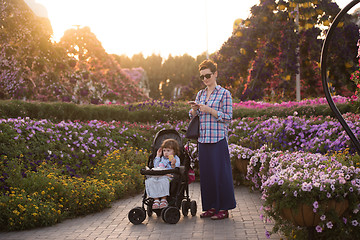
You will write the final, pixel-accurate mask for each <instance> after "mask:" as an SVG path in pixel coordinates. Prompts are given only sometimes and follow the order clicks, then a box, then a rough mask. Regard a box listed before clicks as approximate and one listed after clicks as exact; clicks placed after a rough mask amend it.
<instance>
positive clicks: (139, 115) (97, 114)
mask: <svg viewBox="0 0 360 240" xmlns="http://www.w3.org/2000/svg"><path fill="white" fill-rule="evenodd" d="M337 107H338V109H339V110H340V112H341V113H346V112H353V113H356V112H357V109H358V104H357V103H347V104H337ZM189 109H190V108H189V106H188V105H187V104H186V103H185V102H171V101H151V102H143V103H136V104H128V105H122V106H121V105H78V104H74V103H64V102H49V103H43V102H26V101H20V100H2V101H0V118H17V117H23V118H24V117H29V118H31V119H48V120H52V121H62V120H71V121H75V120H80V121H88V120H94V119H96V120H102V121H113V120H115V121H130V122H155V121H160V122H168V121H170V122H171V121H184V120H187V119H188V111H189ZM295 112H297V114H298V115H299V116H302V115H306V116H326V115H328V116H334V114H333V112H332V111H331V109H330V107H329V106H328V105H308V106H295V107H290V108H285V107H271V108H264V109H250V108H236V109H234V111H233V118H242V117H258V116H268V117H271V116H278V117H286V116H288V115H293V114H294V113H295Z"/></svg>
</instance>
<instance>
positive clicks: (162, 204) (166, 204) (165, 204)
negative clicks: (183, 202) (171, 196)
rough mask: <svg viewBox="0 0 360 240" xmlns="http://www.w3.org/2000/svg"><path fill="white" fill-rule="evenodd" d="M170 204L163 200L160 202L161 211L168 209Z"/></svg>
mask: <svg viewBox="0 0 360 240" xmlns="http://www.w3.org/2000/svg"><path fill="white" fill-rule="evenodd" d="M168 205H169V204H168V202H167V201H166V199H161V202H160V209H161V208H166V207H167V206H168Z"/></svg>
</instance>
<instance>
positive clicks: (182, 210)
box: [181, 201, 190, 216]
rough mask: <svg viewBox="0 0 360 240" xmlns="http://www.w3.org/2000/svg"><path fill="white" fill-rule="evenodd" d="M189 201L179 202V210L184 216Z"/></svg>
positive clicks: (187, 210) (187, 209) (186, 212)
mask: <svg viewBox="0 0 360 240" xmlns="http://www.w3.org/2000/svg"><path fill="white" fill-rule="evenodd" d="M189 205H190V203H189V202H188V201H183V202H182V203H181V212H182V214H183V215H184V216H187V215H188V213H189V208H190V206H189Z"/></svg>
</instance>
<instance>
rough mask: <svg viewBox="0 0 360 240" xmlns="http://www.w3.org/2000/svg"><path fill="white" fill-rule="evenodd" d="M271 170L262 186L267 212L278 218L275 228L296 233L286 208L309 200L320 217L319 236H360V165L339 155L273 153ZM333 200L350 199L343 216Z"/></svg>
mask: <svg viewBox="0 0 360 240" xmlns="http://www.w3.org/2000/svg"><path fill="white" fill-rule="evenodd" d="M268 172H269V175H268V176H267V177H265V178H264V179H262V187H261V189H262V198H263V199H264V200H265V202H264V205H263V206H264V212H265V214H266V216H268V217H270V218H271V219H273V220H274V221H275V226H274V228H273V232H277V231H278V230H281V231H283V232H284V233H285V235H287V236H290V235H292V234H294V232H293V230H294V227H293V225H292V224H291V223H290V222H289V220H287V219H285V218H284V214H283V211H284V209H286V208H288V209H289V208H290V209H297V208H298V207H299V206H300V205H301V204H305V205H307V206H309V207H310V208H311V209H312V210H313V212H314V213H316V214H318V217H319V223H318V224H317V225H316V227H315V229H316V234H317V235H318V237H316V239H322V238H324V239H333V236H340V235H339V234H341V236H342V239H351V237H353V236H358V235H354V234H359V230H358V229H357V228H358V227H356V226H357V225H358V221H359V217H360V216H359V214H358V211H359V201H360V197H359V194H360V168H358V167H355V166H352V165H351V164H350V163H349V161H347V162H344V161H338V160H337V159H336V155H335V156H323V155H321V154H309V153H304V152H292V153H282V154H279V155H278V156H273V157H272V158H271V160H270V162H269V170H268ZM330 200H335V201H336V202H343V201H345V200H346V201H347V202H348V204H349V206H348V208H347V210H346V212H345V214H344V215H343V217H342V216H338V214H337V213H336V212H335V209H333V208H331V207H328V205H329V202H330ZM295 229H296V228H295ZM298 230H299V229H298ZM302 230H303V229H302ZM300 239H301V238H300Z"/></svg>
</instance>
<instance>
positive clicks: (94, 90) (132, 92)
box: [59, 27, 147, 104]
mask: <svg viewBox="0 0 360 240" xmlns="http://www.w3.org/2000/svg"><path fill="white" fill-rule="evenodd" d="M59 45H60V46H61V47H63V48H64V49H66V52H67V54H68V56H70V57H72V58H73V59H75V60H76V65H75V66H74V70H75V73H76V78H75V79H74V81H73V83H74V90H75V92H76V94H75V95H76V96H78V101H79V102H91V103H95V104H97V103H100V102H104V101H105V100H110V101H115V102H120V103H123V102H134V101H140V100H145V99H146V98H147V97H146V96H145V94H144V93H143V92H142V90H141V89H140V88H139V87H138V86H137V85H136V84H135V82H134V81H133V80H132V79H130V77H129V76H128V75H126V74H125V73H124V72H123V71H122V69H121V67H120V65H119V64H118V62H116V61H115V59H114V58H113V57H112V56H111V55H109V54H107V53H106V51H105V49H104V48H103V47H102V45H101V42H100V41H99V40H98V39H97V38H96V36H95V34H93V33H92V32H91V30H90V28H89V27H83V28H79V27H78V28H77V29H69V30H67V31H66V32H65V34H64V36H63V37H62V38H61V40H60V42H59Z"/></svg>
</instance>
